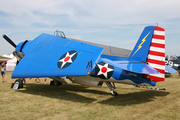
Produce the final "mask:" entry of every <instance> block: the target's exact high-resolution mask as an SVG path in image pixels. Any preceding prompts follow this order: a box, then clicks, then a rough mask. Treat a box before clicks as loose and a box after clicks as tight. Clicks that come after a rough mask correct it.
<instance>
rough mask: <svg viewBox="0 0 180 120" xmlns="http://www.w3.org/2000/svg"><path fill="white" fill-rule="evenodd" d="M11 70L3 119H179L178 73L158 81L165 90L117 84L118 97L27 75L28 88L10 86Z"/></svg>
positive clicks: (2, 93)
mask: <svg viewBox="0 0 180 120" xmlns="http://www.w3.org/2000/svg"><path fill="white" fill-rule="evenodd" d="M11 74H12V73H11V72H6V75H5V81H6V82H5V83H2V78H0V80H1V81H0V119H1V120H22V119H24V120H52V119H53V120H57V119H59V120H66V119H72V120H76V119H78V120H87V119H88V120H89V119H92V120H112V119H113V120H144V119H146V120H179V119H180V77H179V76H178V74H177V73H175V74H173V75H172V76H171V77H168V78H166V80H165V81H164V82H159V83H157V86H156V87H159V88H166V89H167V90H166V91H156V90H150V89H143V88H135V87H134V86H131V85H124V84H116V87H117V89H116V91H117V92H118V94H119V95H118V96H117V97H113V96H111V95H110V91H109V89H108V88H107V87H106V86H105V85H103V87H102V88H96V87H82V86H81V85H77V84H74V83H70V82H69V83H70V84H68V85H63V86H58V87H55V86H50V85H49V83H50V80H51V79H48V80H47V83H48V84H43V79H41V80H42V83H37V84H34V79H31V80H29V79H27V80H26V81H27V84H26V85H24V87H25V90H14V89H11V83H13V82H14V81H15V80H14V79H11Z"/></svg>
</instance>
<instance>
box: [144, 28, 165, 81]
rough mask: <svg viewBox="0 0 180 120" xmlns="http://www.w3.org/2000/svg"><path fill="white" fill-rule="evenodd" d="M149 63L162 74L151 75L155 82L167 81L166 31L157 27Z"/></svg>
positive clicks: (148, 59) (149, 54)
mask: <svg viewBox="0 0 180 120" xmlns="http://www.w3.org/2000/svg"><path fill="white" fill-rule="evenodd" d="M147 63H148V64H149V65H150V66H151V67H153V68H154V69H156V70H157V71H158V72H160V73H161V74H150V75H149V77H150V79H152V80H153V81H155V82H158V81H164V80H165V30H164V29H163V28H161V27H158V26H155V27H154V33H153V37H152V41H151V45H150V49H149V53H148V58H147Z"/></svg>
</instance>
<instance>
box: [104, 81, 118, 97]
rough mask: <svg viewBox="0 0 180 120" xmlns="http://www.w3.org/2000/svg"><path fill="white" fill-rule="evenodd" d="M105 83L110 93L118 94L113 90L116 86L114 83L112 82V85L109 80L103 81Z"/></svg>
mask: <svg viewBox="0 0 180 120" xmlns="http://www.w3.org/2000/svg"><path fill="white" fill-rule="evenodd" d="M105 83H106V85H107V86H108V88H109V90H110V91H111V95H112V96H118V93H117V92H116V91H114V89H115V88H116V87H115V84H114V83H113V85H112V84H111V82H105Z"/></svg>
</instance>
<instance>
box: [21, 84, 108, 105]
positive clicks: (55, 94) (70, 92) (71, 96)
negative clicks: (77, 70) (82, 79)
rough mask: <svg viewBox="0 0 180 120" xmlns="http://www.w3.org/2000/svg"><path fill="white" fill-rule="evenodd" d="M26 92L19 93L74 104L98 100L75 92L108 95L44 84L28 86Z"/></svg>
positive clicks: (78, 88)
mask: <svg viewBox="0 0 180 120" xmlns="http://www.w3.org/2000/svg"><path fill="white" fill-rule="evenodd" d="M24 87H25V90H19V92H23V93H27V94H33V95H41V96H46V97H50V98H56V99H61V100H68V101H73V102H81V103H92V102H94V101H96V100H97V99H94V98H88V97H85V96H82V95H79V94H77V93H75V92H84V93H94V94H107V95H110V94H109V93H107V92H103V91H97V90H89V89H86V88H87V87H83V86H79V85H69V84H68V85H62V86H50V85H43V84H26V85H25V86H24Z"/></svg>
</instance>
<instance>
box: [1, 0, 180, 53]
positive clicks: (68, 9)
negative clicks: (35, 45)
mask: <svg viewBox="0 0 180 120" xmlns="http://www.w3.org/2000/svg"><path fill="white" fill-rule="evenodd" d="M179 12H180V0H0V34H1V35H3V34H6V35H7V36H8V37H9V38H11V39H12V40H13V41H14V42H15V43H16V44H18V43H19V42H22V41H25V40H33V39H35V38H36V37H37V36H39V35H40V34H42V33H48V34H51V35H54V32H55V31H56V30H57V29H58V30H59V31H63V32H64V33H65V35H66V37H70V38H75V39H80V40H84V41H89V42H95V43H100V44H105V45H110V46H115V47H120V48H125V49H130V50H132V49H133V48H134V46H135V44H136V42H137V40H138V38H139V36H140V35H141V32H142V31H143V29H144V27H146V26H152V25H153V26H155V25H158V26H159V27H163V28H164V29H165V40H166V55H180V39H179V38H180V30H179V28H180V14H179ZM13 51H14V48H13V47H12V46H11V45H10V44H9V43H7V42H6V41H5V40H4V39H3V37H0V55H3V54H10V53H12V52H13Z"/></svg>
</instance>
